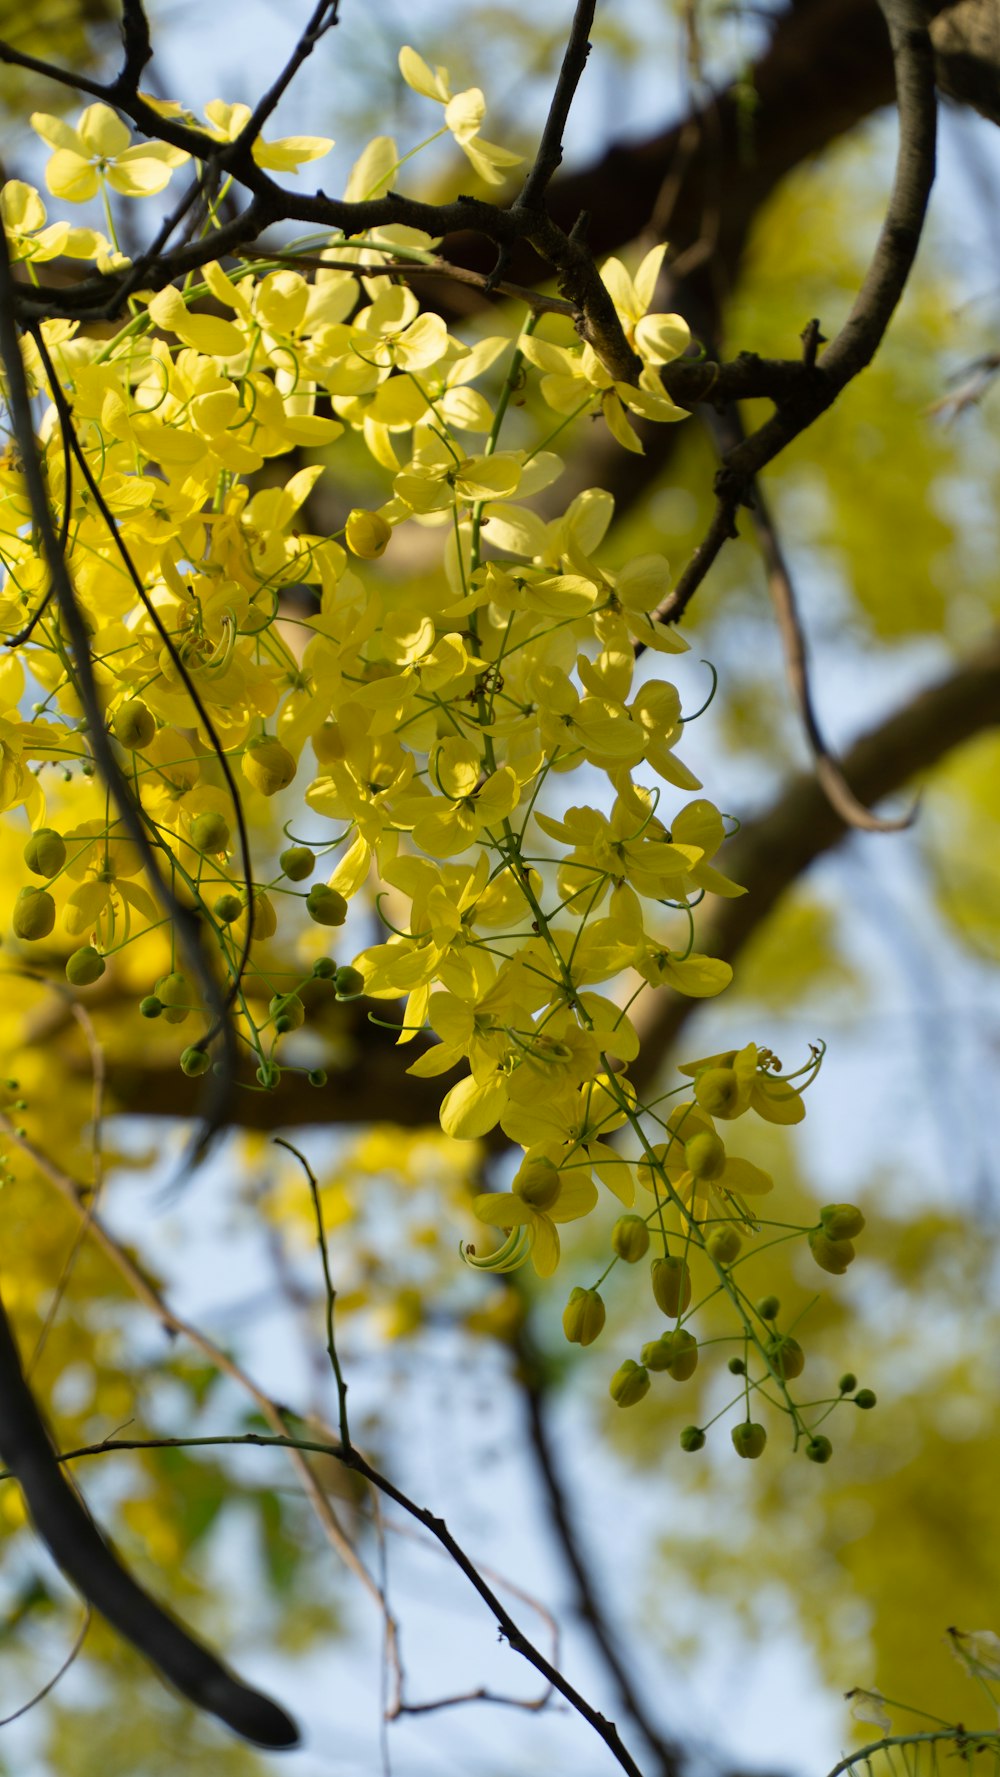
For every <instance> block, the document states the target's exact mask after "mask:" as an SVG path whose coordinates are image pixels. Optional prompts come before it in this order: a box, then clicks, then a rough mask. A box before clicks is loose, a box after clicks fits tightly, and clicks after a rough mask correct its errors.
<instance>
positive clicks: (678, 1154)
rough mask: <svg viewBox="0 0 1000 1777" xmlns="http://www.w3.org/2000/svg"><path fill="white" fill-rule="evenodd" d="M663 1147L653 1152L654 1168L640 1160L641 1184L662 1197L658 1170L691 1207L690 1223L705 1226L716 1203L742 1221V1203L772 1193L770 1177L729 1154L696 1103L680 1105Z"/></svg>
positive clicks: (669, 1122)
mask: <svg viewBox="0 0 1000 1777" xmlns="http://www.w3.org/2000/svg"><path fill="white" fill-rule="evenodd" d="M667 1136H668V1140H667V1141H666V1142H661V1143H659V1144H658V1145H657V1146H656V1147H655V1148H654V1149H653V1155H654V1158H655V1162H656V1164H651V1163H650V1161H649V1160H643V1161H641V1162H640V1165H639V1182H640V1184H643V1185H645V1186H646V1189H647V1190H650V1191H654V1192H657V1193H658V1194H662V1184H660V1183H659V1182H658V1173H659V1172H660V1171H661V1170H662V1172H663V1173H665V1175H666V1177H667V1178H668V1179H669V1181H670V1184H671V1185H672V1187H673V1190H674V1192H675V1193H676V1195H677V1196H678V1197H679V1198H680V1199H681V1201H682V1202H684V1203H686V1204H689V1205H690V1210H691V1214H692V1215H693V1216H694V1218H695V1219H696V1220H697V1221H699V1222H703V1221H704V1220H705V1218H706V1216H707V1215H708V1211H709V1208H710V1206H711V1205H712V1203H713V1202H714V1203H715V1204H716V1205H717V1206H718V1207H719V1208H721V1210H722V1212H723V1214H724V1215H726V1216H730V1215H732V1214H733V1211H734V1210H735V1212H736V1214H737V1215H738V1216H739V1217H740V1219H741V1220H742V1221H744V1222H747V1221H749V1220H750V1217H749V1214H748V1212H747V1211H746V1209H745V1208H744V1206H743V1204H742V1202H741V1201H740V1200H741V1199H742V1198H743V1197H760V1196H763V1195H765V1194H766V1193H767V1192H768V1191H771V1190H773V1189H774V1180H773V1179H772V1177H771V1175H770V1173H767V1172H764V1171H762V1170H761V1168H760V1167H759V1166H754V1165H752V1163H751V1162H750V1161H749V1160H740V1159H738V1158H737V1157H736V1156H735V1155H732V1154H728V1153H727V1152H726V1149H725V1145H724V1143H723V1142H722V1141H721V1139H720V1138H719V1136H718V1135H717V1134H716V1130H715V1125H714V1123H713V1122H712V1119H711V1117H710V1116H709V1115H708V1113H707V1112H706V1111H703V1110H702V1109H701V1106H700V1105H697V1104H691V1103H688V1104H679V1105H676V1106H675V1108H674V1109H673V1110H672V1111H671V1113H670V1116H669V1117H668V1119H667Z"/></svg>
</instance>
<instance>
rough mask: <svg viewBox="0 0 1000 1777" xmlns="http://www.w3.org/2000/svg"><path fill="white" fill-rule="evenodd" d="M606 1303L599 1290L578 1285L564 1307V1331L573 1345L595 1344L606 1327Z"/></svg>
mask: <svg viewBox="0 0 1000 1777" xmlns="http://www.w3.org/2000/svg"><path fill="white" fill-rule="evenodd" d="M604 1320H605V1312H604V1303H603V1302H602V1300H601V1297H600V1295H599V1294H598V1292H597V1290H584V1289H580V1288H579V1287H577V1288H576V1289H573V1290H571V1291H570V1296H569V1301H568V1302H567V1304H566V1306H565V1308H564V1309H563V1317H562V1323H563V1332H564V1333H565V1335H566V1337H567V1339H568V1340H569V1342H570V1344H571V1345H593V1343H594V1340H595V1339H596V1338H597V1337H598V1334H599V1333H600V1332H601V1331H602V1329H603V1327H604Z"/></svg>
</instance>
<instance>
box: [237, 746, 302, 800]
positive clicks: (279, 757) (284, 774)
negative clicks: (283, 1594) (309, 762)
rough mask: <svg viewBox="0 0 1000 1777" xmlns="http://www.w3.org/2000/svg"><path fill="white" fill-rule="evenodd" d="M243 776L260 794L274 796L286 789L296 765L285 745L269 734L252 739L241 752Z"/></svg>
mask: <svg viewBox="0 0 1000 1777" xmlns="http://www.w3.org/2000/svg"><path fill="white" fill-rule="evenodd" d="M242 766H243V776H244V777H245V778H246V780H247V782H248V783H249V784H252V785H253V787H254V789H255V790H259V791H260V793H261V795H262V796H276V795H277V794H278V791H279V790H286V789H287V788H288V786H289V784H290V783H291V781H292V779H293V777H294V776H295V771H296V765H295V760H294V758H293V756H292V754H291V753H290V752H289V751H288V748H287V747H283V746H282V744H281V742H280V740H275V739H274V737H273V736H272V735H270V734H265V735H261V736H259V737H258V739H257V740H252V741H251V742H250V744H249V746H248V747H247V749H246V752H245V753H244V754H243V759H242Z"/></svg>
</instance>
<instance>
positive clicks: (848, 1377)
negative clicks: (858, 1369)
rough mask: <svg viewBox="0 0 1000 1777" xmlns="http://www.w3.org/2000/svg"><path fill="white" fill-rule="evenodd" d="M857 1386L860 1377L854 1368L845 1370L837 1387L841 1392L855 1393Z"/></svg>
mask: <svg viewBox="0 0 1000 1777" xmlns="http://www.w3.org/2000/svg"><path fill="white" fill-rule="evenodd" d="M857 1386H858V1379H857V1377H856V1376H855V1374H854V1371H853V1370H847V1371H845V1373H844V1375H843V1376H841V1378H840V1381H839V1382H838V1383H837V1387H838V1388H839V1389H840V1392H841V1394H853V1393H854V1390H855V1389H856V1388H857Z"/></svg>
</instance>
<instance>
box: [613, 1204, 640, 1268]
mask: <svg viewBox="0 0 1000 1777" xmlns="http://www.w3.org/2000/svg"><path fill="white" fill-rule="evenodd" d="M611 1245H612V1246H613V1247H614V1250H615V1252H616V1253H617V1254H618V1257H619V1258H620V1259H624V1260H625V1263H626V1264H627V1265H635V1264H637V1263H638V1261H639V1260H640V1259H644V1258H645V1257H646V1254H647V1253H648V1251H649V1229H648V1228H647V1226H646V1224H645V1222H644V1221H643V1219H642V1216H619V1217H618V1220H617V1222H616V1223H615V1225H614V1227H613V1228H612V1230H611Z"/></svg>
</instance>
